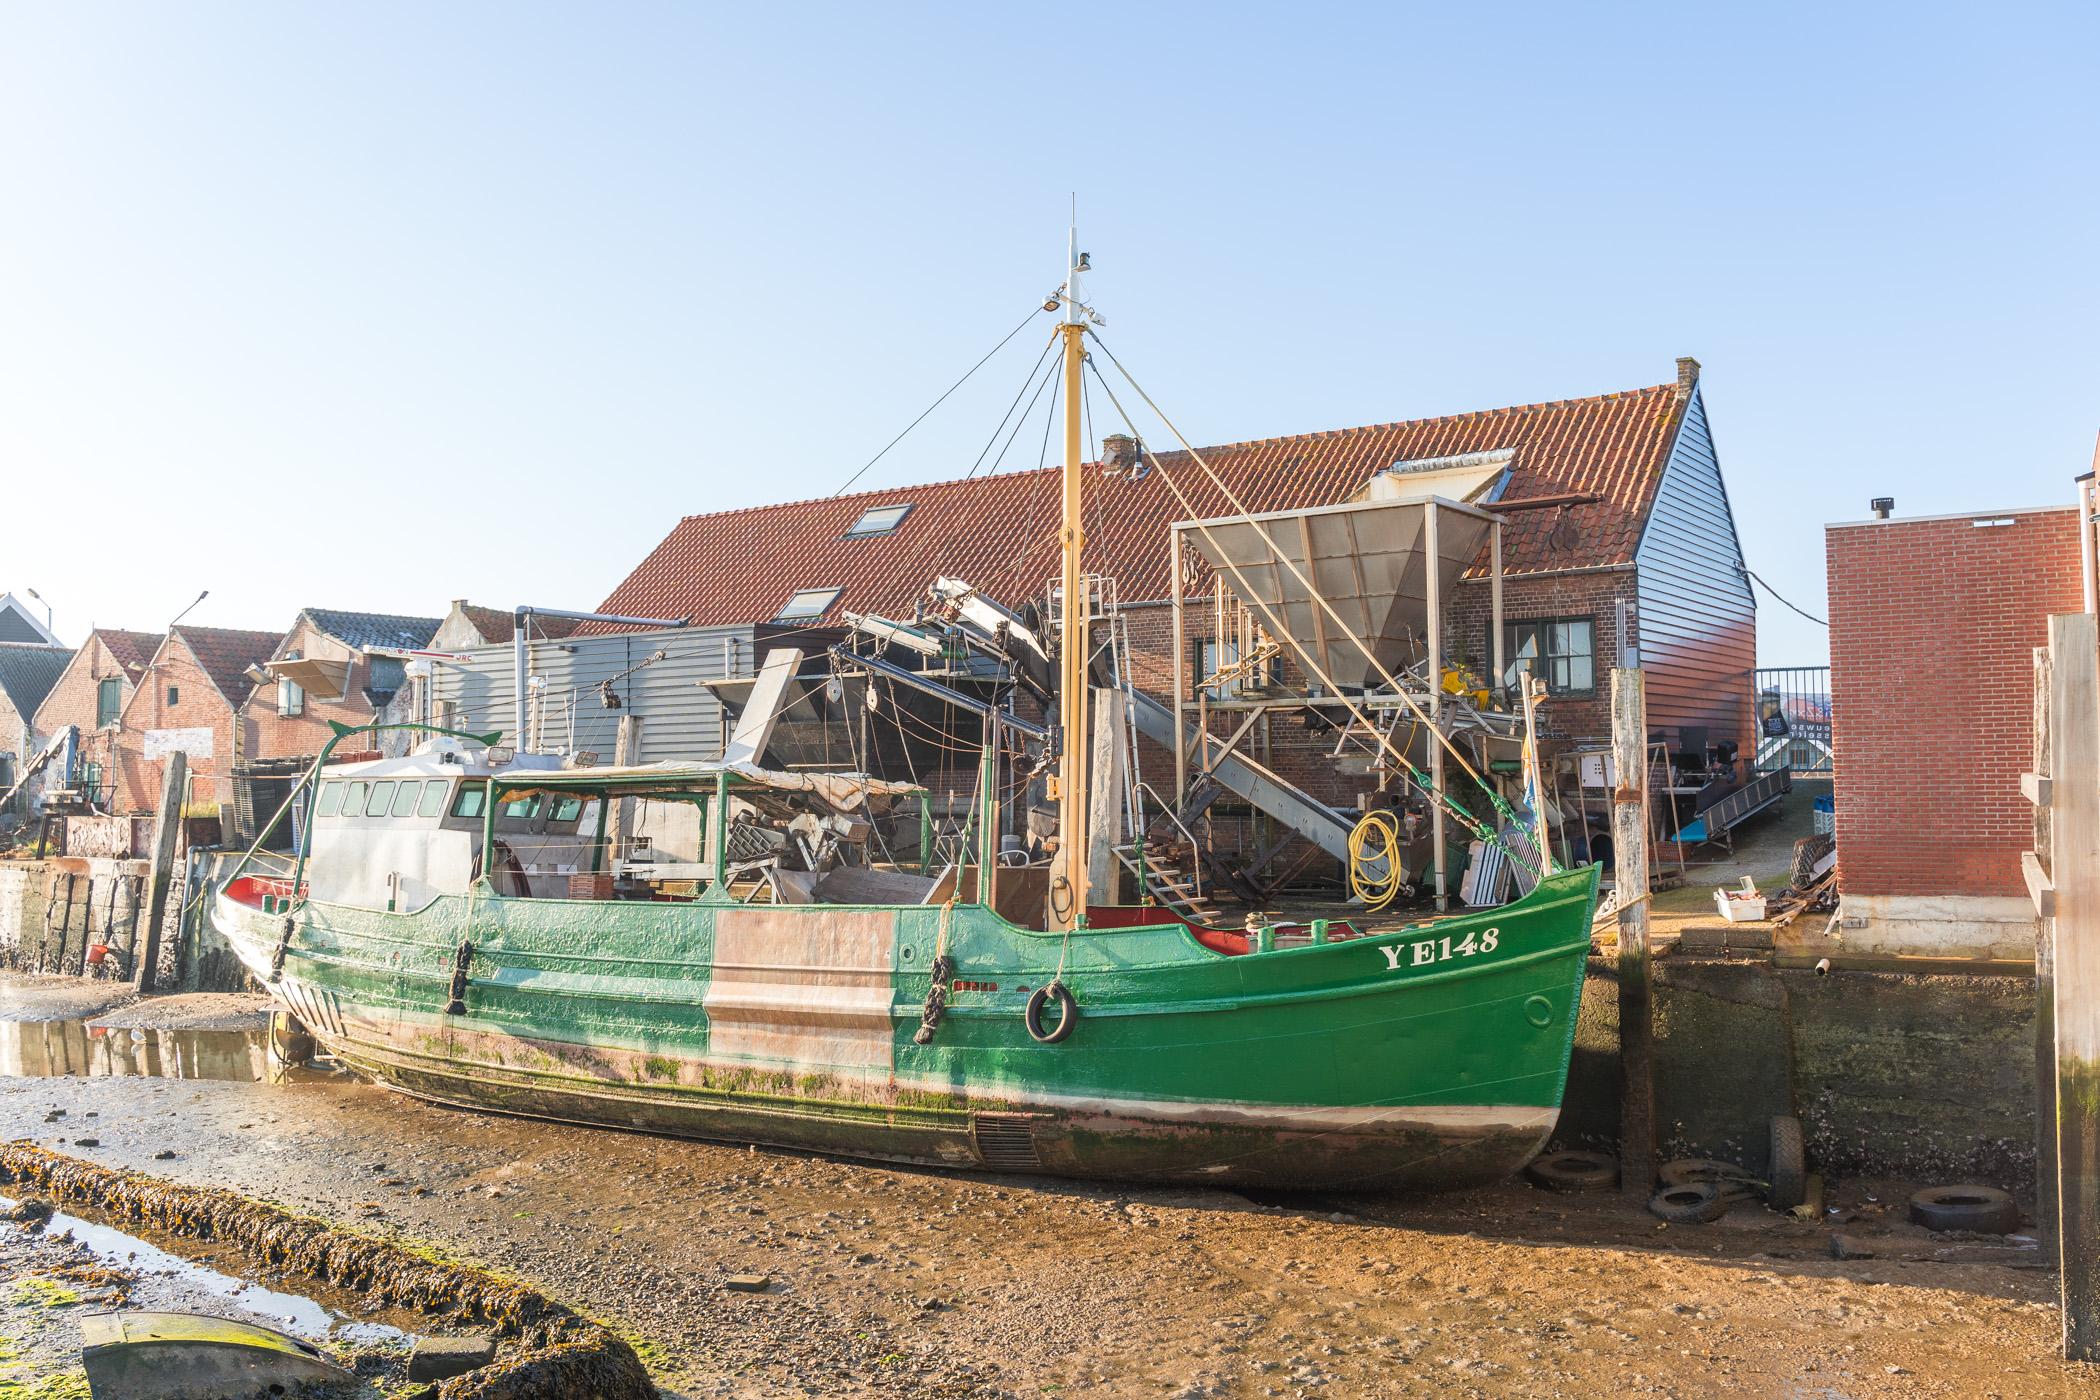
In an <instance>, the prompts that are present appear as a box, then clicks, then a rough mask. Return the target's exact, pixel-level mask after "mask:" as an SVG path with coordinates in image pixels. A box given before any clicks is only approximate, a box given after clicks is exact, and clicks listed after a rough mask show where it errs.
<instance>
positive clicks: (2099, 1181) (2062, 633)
mask: <svg viewBox="0 0 2100 1400" xmlns="http://www.w3.org/2000/svg"><path fill="white" fill-rule="evenodd" d="M2049 651H2050V662H2049V695H2050V705H2049V710H2050V714H2049V788H2048V792H2047V794H2046V796H2047V799H2048V804H2049V847H2050V852H2049V869H2048V872H2047V888H2046V893H2047V894H2048V896H2049V901H2048V902H2049V903H2050V904H2051V905H2052V906H2053V912H2054V915H2055V918H2054V924H2055V935H2056V936H2055V947H2054V950H2053V951H2054V959H2053V975H2054V982H2055V997H2054V998H2053V1000H2054V1003H2055V1011H2056V1066H2055V1068H2056V1152H2057V1160H2056V1176H2057V1208H2056V1220H2057V1241H2058V1250H2059V1254H2060V1258H2061V1261H2062V1273H2061V1275H2060V1277H2061V1279H2062V1282H2063V1310H2064V1359H2065V1360H2067V1361H2095V1360H2100V632H2096V628H2095V624H2094V616H2093V614H2092V613H2072V614H2068V615H2063V616H2057V617H2052V618H2050V619H2049ZM2036 795H2037V796H2042V795H2043V794H2040V793H2037V794H2036ZM2037 893H2038V896H2039V895H2040V894H2041V893H2043V891H2038V892H2037Z"/></svg>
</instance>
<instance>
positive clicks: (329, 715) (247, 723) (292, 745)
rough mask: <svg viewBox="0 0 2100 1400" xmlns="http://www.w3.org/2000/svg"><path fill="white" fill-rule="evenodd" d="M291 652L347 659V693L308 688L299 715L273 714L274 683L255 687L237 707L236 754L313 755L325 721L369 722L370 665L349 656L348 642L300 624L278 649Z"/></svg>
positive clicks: (318, 748)
mask: <svg viewBox="0 0 2100 1400" xmlns="http://www.w3.org/2000/svg"><path fill="white" fill-rule="evenodd" d="M293 651H297V652H298V653H299V654H300V655H302V656H305V657H309V658H314V659H327V660H336V661H345V660H346V661H348V662H349V663H350V680H349V685H348V687H347V691H348V693H347V694H346V695H345V696H344V698H342V699H341V700H338V699H337V698H336V697H335V696H333V695H317V694H315V693H314V692H313V691H311V690H309V691H307V692H306V703H305V704H304V705H303V706H302V707H301V712H300V713H299V714H296V715H280V714H279V713H277V690H278V688H277V687H276V686H275V685H264V686H258V687H256V689H255V692H254V693H253V694H252V695H250V696H249V697H248V698H247V701H246V703H244V704H243V705H242V706H241V741H242V742H241V757H242V758H244V759H252V758H303V757H305V756H307V755H310V754H317V753H319V752H320V751H321V746H322V745H323V744H325V743H327V742H328V736H329V734H330V733H331V732H332V731H330V729H329V728H328V722H329V721H330V720H336V721H338V722H339V723H342V724H348V725H360V724H370V723H371V722H372V707H371V706H370V705H369V704H367V703H366V702H365V697H364V687H365V672H366V670H367V669H368V668H369V667H370V666H371V664H372V663H371V662H370V661H369V660H368V659H367V658H365V657H364V656H362V655H352V653H351V651H350V648H349V647H347V646H345V645H344V644H343V643H341V642H338V641H336V640H335V639H334V638H333V637H327V636H323V635H322V634H321V633H319V632H316V631H315V630H314V629H313V628H312V627H311V626H309V625H307V624H304V623H302V624H300V626H299V628H298V629H297V630H296V631H294V632H293V633H292V634H291V635H290V636H288V637H286V638H285V639H284V642H283V644H282V645H280V646H279V647H278V648H277V654H278V655H279V656H285V655H288V654H289V653H291V652H293Z"/></svg>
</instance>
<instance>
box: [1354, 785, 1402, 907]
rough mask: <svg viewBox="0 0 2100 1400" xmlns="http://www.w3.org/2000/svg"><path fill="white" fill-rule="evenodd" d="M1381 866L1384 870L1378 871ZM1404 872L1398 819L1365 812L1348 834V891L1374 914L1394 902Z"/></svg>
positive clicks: (1381, 811)
mask: <svg viewBox="0 0 2100 1400" xmlns="http://www.w3.org/2000/svg"><path fill="white" fill-rule="evenodd" d="M1381 862H1383V865H1384V870H1383V872H1382V873H1380V871H1379V869H1378V867H1379V864H1380V863H1381ZM1404 877H1405V872H1404V871H1403V870H1401V868H1400V819H1399V818H1398V817H1396V816H1394V815H1393V814H1392V813H1391V812H1388V811H1384V810H1382V809H1381V810H1378V811H1372V812H1366V813H1364V815H1363V820H1361V821H1359V822H1358V823H1357V824H1356V825H1355V827H1354V828H1352V829H1351V830H1350V832H1349V891H1350V893H1352V894H1354V895H1355V896H1356V897H1357V898H1358V899H1360V900H1362V901H1363V902H1364V912H1365V913H1367V914H1375V913H1377V912H1378V911H1379V910H1381V909H1383V908H1385V907H1386V906H1387V905H1388V904H1391V903H1392V902H1393V900H1394V899H1396V898H1397V897H1398V896H1399V894H1400V890H1401V887H1402V881H1403V879H1404Z"/></svg>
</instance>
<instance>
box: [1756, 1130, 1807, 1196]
mask: <svg viewBox="0 0 2100 1400" xmlns="http://www.w3.org/2000/svg"><path fill="white" fill-rule="evenodd" d="M1766 1174H1767V1176H1768V1177H1769V1178H1770V1180H1771V1183H1772V1188H1771V1190H1770V1191H1769V1192H1768V1193H1767V1194H1766V1197H1765V1199H1766V1201H1767V1202H1768V1203H1769V1204H1770V1205H1771V1207H1772V1209H1774V1210H1792V1209H1793V1208H1794V1207H1795V1206H1798V1205H1800V1204H1801V1203H1802V1202H1803V1201H1805V1200H1807V1199H1808V1149H1807V1144H1806V1143H1805V1142H1804V1141H1803V1139H1802V1136H1801V1120H1800V1119H1799V1118H1796V1117H1794V1116H1793V1115H1791V1114H1785V1113H1782V1114H1780V1115H1778V1116H1777V1117H1775V1118H1774V1119H1773V1120H1772V1165H1771V1168H1770V1169H1769V1171H1768V1172H1767V1173H1766Z"/></svg>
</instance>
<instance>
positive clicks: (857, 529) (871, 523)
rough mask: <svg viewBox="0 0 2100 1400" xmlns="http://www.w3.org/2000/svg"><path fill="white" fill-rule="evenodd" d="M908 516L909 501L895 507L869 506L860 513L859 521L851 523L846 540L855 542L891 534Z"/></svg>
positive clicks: (909, 509)
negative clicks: (871, 536)
mask: <svg viewBox="0 0 2100 1400" xmlns="http://www.w3.org/2000/svg"><path fill="white" fill-rule="evenodd" d="M910 514H911V503H910V502H909V501H907V502H905V503H904V504H903V505H897V506H869V507H868V508H867V509H866V510H864V511H862V512H861V513H860V519H858V520H856V521H854V522H853V525H852V528H850V529H849V530H847V531H846V538H847V539H849V540H857V539H861V538H864V537H866V536H869V535H887V534H891V533H893V532H894V531H895V530H896V528H897V527H898V526H899V525H902V524H903V523H904V517H905V516H907V515H910Z"/></svg>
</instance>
